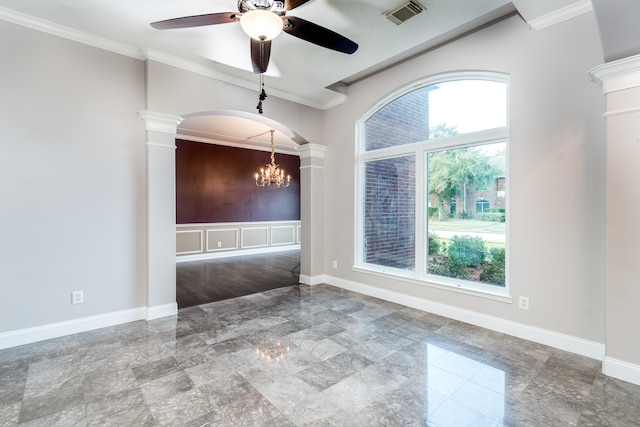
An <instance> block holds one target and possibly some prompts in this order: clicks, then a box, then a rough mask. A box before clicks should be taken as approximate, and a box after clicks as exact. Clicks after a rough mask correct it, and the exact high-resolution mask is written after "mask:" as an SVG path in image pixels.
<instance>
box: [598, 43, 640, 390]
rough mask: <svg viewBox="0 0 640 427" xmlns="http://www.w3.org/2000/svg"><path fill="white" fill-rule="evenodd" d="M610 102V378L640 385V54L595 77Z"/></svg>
mask: <svg viewBox="0 0 640 427" xmlns="http://www.w3.org/2000/svg"><path fill="white" fill-rule="evenodd" d="M590 74H591V76H592V78H593V80H594V81H596V82H598V83H600V84H602V88H603V91H604V94H605V98H606V112H605V114H604V117H605V120H606V132H607V133H606V135H607V136H606V138H607V141H606V145H607V150H606V160H604V159H603V161H606V180H607V182H606V189H607V192H606V194H607V198H606V200H603V201H602V202H603V203H606V213H607V215H606V218H607V223H606V233H607V243H606V259H605V262H606V326H605V330H606V340H605V341H606V354H605V360H604V364H603V372H604V373H605V374H606V375H609V376H612V377H616V378H620V379H623V380H625V381H629V382H632V383H635V384H640V339H638V337H640V310H638V305H639V304H640V286H639V285H638V280H639V278H640V263H639V262H638V260H639V259H640V221H638V218H640V168H638V165H639V164H640V55H637V56H633V57H629V58H625V59H621V60H618V61H614V62H610V63H606V64H604V65H600V66H598V67H596V68H594V69H593V70H591V72H590Z"/></svg>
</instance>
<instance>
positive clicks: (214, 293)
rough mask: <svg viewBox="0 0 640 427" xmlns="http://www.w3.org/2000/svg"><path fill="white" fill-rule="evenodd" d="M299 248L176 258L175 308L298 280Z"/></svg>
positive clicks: (254, 291) (256, 291)
mask: <svg viewBox="0 0 640 427" xmlns="http://www.w3.org/2000/svg"><path fill="white" fill-rule="evenodd" d="M299 263H300V251H298V250H293V251H284V252H275V253H270V254H263V255H248V256H241V257H232V258H222V259H214V260H204V261H192V262H180V263H178V264H177V265H176V300H177V302H178V308H185V307H192V306H194V305H200V304H206V303H209V302H214V301H221V300H225V299H230V298H236V297H240V296H245V295H250V294H255V293H258V292H263V291H266V290H269V289H276V288H283V287H285V286H294V285H297V284H298V278H299V276H300V264H299Z"/></svg>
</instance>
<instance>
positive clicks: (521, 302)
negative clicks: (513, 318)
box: [518, 297, 529, 310]
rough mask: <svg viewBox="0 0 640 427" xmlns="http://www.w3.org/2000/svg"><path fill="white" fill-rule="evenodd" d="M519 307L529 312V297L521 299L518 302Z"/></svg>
mask: <svg viewBox="0 0 640 427" xmlns="http://www.w3.org/2000/svg"><path fill="white" fill-rule="evenodd" d="M518 307H520V308H521V309H522V310H529V297H520V299H519V300H518Z"/></svg>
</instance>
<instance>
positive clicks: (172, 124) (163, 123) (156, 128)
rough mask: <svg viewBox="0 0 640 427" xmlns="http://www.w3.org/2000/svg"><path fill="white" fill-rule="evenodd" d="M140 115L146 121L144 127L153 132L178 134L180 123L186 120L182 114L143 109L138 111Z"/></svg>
mask: <svg viewBox="0 0 640 427" xmlns="http://www.w3.org/2000/svg"><path fill="white" fill-rule="evenodd" d="M138 116H140V118H141V119H142V120H143V121H144V129H145V130H147V131H153V132H162V133H170V134H172V135H175V134H176V131H177V129H178V125H179V124H180V123H182V120H184V119H183V118H182V117H180V116H174V115H173V114H164V113H156V112H155V111H149V110H143V111H139V112H138Z"/></svg>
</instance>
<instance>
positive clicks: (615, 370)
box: [602, 357, 640, 385]
mask: <svg viewBox="0 0 640 427" xmlns="http://www.w3.org/2000/svg"><path fill="white" fill-rule="evenodd" d="M602 373H603V374H605V375H608V376H610V377H613V378H617V379H619V380H623V381H627V382H630V383H632V384H636V385H640V365H634V364H632V363H629V362H624V361H622V360H618V359H614V358H612V357H605V358H604V362H603V364H602Z"/></svg>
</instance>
